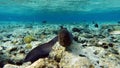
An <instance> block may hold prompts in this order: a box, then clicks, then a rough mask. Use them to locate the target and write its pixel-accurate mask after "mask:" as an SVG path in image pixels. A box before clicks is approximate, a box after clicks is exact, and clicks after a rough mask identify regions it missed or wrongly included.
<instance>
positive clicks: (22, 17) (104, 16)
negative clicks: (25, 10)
mask: <svg viewBox="0 0 120 68" xmlns="http://www.w3.org/2000/svg"><path fill="white" fill-rule="evenodd" d="M0 21H22V22H26V21H27V22H41V21H47V22H48V23H49V22H55V23H61V22H67V23H73V22H84V21H88V22H91V21H116V22H117V21H120V11H110V12H109V11H106V12H98V13H94V12H93V13H86V12H75V11H74V12H72V11H71V12H69V11H64V12H47V11H40V12H36V13H34V14H30V12H29V14H28V15H27V14H7V13H5V14H3V13H0Z"/></svg>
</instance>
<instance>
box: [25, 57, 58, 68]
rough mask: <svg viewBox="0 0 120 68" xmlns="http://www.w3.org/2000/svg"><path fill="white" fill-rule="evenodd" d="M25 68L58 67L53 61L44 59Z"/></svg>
mask: <svg viewBox="0 0 120 68" xmlns="http://www.w3.org/2000/svg"><path fill="white" fill-rule="evenodd" d="M25 68H59V67H58V63H57V62H56V61H55V60H52V59H48V58H45V59H39V60H37V61H35V62H34V63H33V64H31V65H30V66H28V67H25Z"/></svg>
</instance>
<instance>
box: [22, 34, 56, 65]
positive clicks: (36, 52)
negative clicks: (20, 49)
mask: <svg viewBox="0 0 120 68" xmlns="http://www.w3.org/2000/svg"><path fill="white" fill-rule="evenodd" d="M57 41H58V37H57V36H56V37H55V38H53V39H52V40H51V41H49V42H48V43H45V44H42V45H38V46H37V47H36V48H34V49H33V50H31V51H30V52H29V53H28V54H27V56H26V57H25V59H24V61H23V62H28V61H31V62H32V63H33V62H35V61H36V60H38V59H39V58H45V57H48V55H49V53H50V51H51V50H52V46H53V45H54V44H55V43H56V42H57Z"/></svg>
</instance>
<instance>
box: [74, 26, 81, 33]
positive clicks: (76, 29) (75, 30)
mask: <svg viewBox="0 0 120 68" xmlns="http://www.w3.org/2000/svg"><path fill="white" fill-rule="evenodd" d="M72 31H73V32H80V31H81V30H80V29H79V28H75V27H74V28H72Z"/></svg>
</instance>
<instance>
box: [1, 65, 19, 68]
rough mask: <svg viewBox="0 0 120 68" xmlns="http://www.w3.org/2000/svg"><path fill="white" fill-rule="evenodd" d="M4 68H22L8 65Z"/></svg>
mask: <svg viewBox="0 0 120 68" xmlns="http://www.w3.org/2000/svg"><path fill="white" fill-rule="evenodd" d="M3 68H20V67H19V66H17V65H12V64H6V65H5V66H4V67H3Z"/></svg>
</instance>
